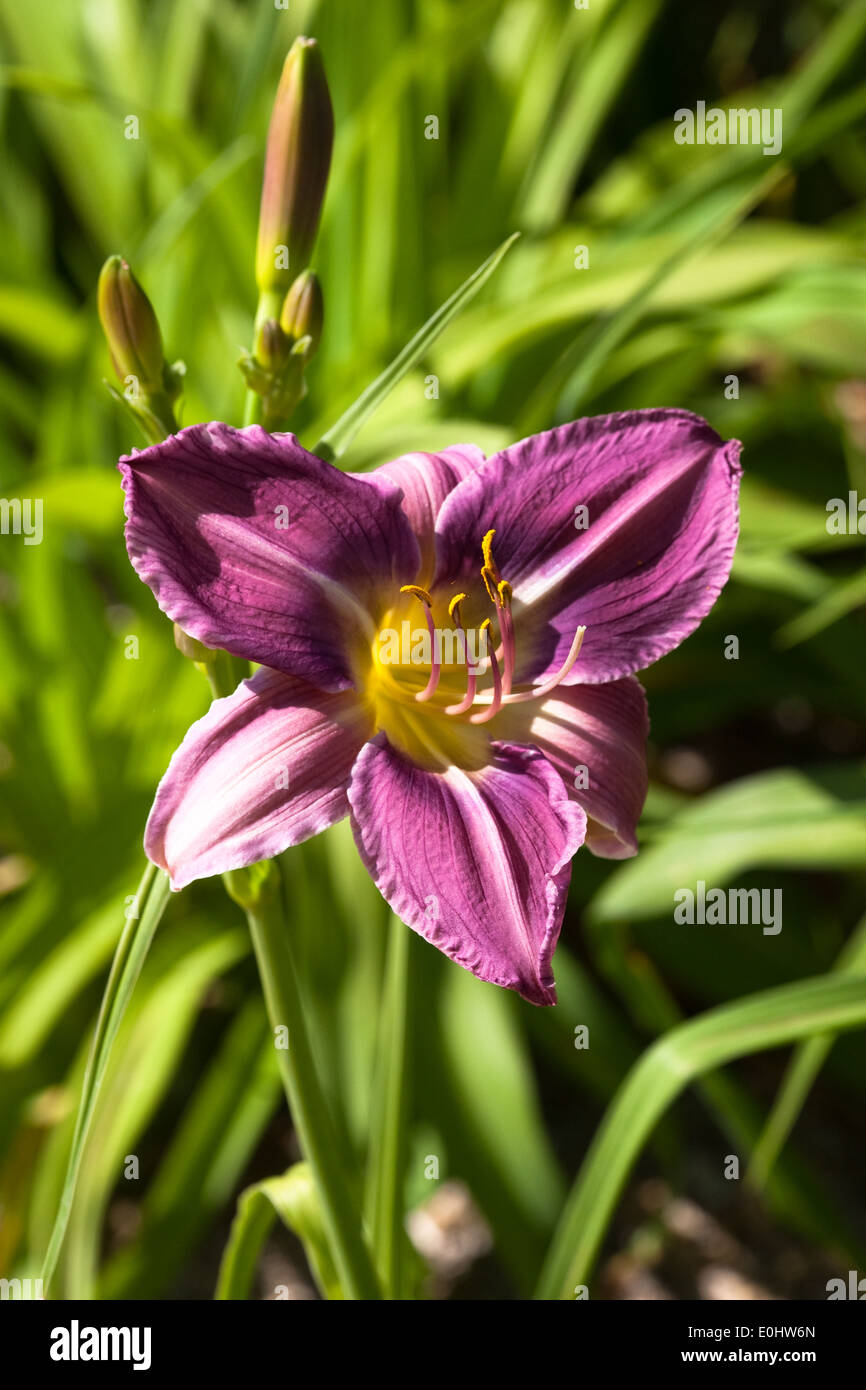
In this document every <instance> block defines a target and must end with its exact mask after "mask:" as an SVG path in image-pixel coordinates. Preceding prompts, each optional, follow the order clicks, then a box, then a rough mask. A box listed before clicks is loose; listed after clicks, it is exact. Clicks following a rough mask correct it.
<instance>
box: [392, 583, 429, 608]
mask: <svg viewBox="0 0 866 1390" xmlns="http://www.w3.org/2000/svg"><path fill="white" fill-rule="evenodd" d="M400 593H401V594H414V595H415V598H419V599H420V600H421V602H422V603H426V605H427V607H428V608H432V607H433V600H432V598H431V597H430V595H429V594H428V592H427V590H426V589H422V588H421V586H420V584H401V586H400Z"/></svg>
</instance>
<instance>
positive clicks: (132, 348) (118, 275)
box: [96, 256, 165, 394]
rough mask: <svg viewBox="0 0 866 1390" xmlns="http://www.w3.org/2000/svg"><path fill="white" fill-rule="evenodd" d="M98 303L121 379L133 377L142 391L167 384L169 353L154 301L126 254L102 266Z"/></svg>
mask: <svg viewBox="0 0 866 1390" xmlns="http://www.w3.org/2000/svg"><path fill="white" fill-rule="evenodd" d="M96 303H97V308H98V310H99V318H100V322H101V323H102V328H103V331H104V333H105V336H106V339H107V340H108V348H109V351H110V353H111V360H112V362H113V363H114V370H115V371H116V372H117V375H118V376H119V377H120V379H121V381H124V382H127V381H129V379H130V378H133V379H134V381H135V382H136V385H137V389H138V390H139V391H140V392H141V393H142V394H151V393H153V392H155V391H161V390H162V389H163V386H164V377H163V373H164V370H165V354H164V353H163V349H162V334H161V333H160V331H159V323H158V322H157V317H156V314H155V313H154V311H153V305H152V304H151V302H150V300H149V299H148V297H147V295H146V294H145V292H144V290H143V289H142V288H141V285H140V284H139V283H138V281H137V280H136V278H135V276H134V275H133V273H132V271H131V270H130V268H129V266H128V265H127V263H126V261H125V260H124V259H123V257H122V256H109V258H108V260H107V261H106V262H105V265H104V266H103V267H102V270H101V272H100V276H99V285H98V288H97V292H96Z"/></svg>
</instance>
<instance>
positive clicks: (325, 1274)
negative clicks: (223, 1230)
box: [214, 1163, 343, 1301]
mask: <svg viewBox="0 0 866 1390" xmlns="http://www.w3.org/2000/svg"><path fill="white" fill-rule="evenodd" d="M275 1216H279V1218H280V1220H281V1221H282V1222H283V1225H284V1226H286V1228H287V1229H288V1230H290V1231H293V1232H294V1233H295V1235H296V1236H298V1238H299V1240H300V1241H301V1242H302V1244H303V1246H304V1250H305V1252H306V1256H307V1259H308V1261H309V1264H310V1269H311V1270H312V1272H313V1275H314V1277H315V1280H316V1283H317V1284H318V1286H319V1288H320V1290H321V1291H322V1293H323V1294H324V1295H325V1297H326V1298H328V1299H330V1300H339V1299H341V1298H342V1297H343V1294H342V1291H341V1289H340V1281H339V1279H338V1277H337V1271H336V1269H335V1268H334V1262H333V1260H332V1259H331V1254H330V1251H329V1249H328V1242H327V1240H326V1238H325V1230H324V1225H323V1222H322V1213H321V1210H320V1208H319V1203H318V1197H317V1190H316V1184H315V1181H314V1179H313V1175H312V1171H311V1169H310V1165H309V1164H308V1163H296V1164H295V1165H294V1167H292V1168H290V1169H289V1170H288V1172H286V1173H283V1174H282V1176H281V1177H278V1178H265V1180H264V1182H259V1183H256V1184H255V1186H254V1187H248V1188H247V1189H246V1191H245V1192H242V1193H241V1196H240V1199H239V1201H238V1210H237V1215H236V1216H235V1219H234V1221H233V1222H232V1229H231V1233H230V1235H229V1239H228V1243H227V1245H226V1248H225V1251H224V1253H223V1258H222V1263H221V1264H220V1271H219V1276H218V1279H217V1286H216V1292H215V1293H214V1298H215V1299H217V1300H220V1301H237V1300H239V1299H245V1298H247V1297H248V1296H249V1291H250V1287H251V1285H252V1282H253V1275H254V1274H255V1267H256V1261H257V1260H258V1257H259V1252H260V1251H261V1248H262V1246H263V1244H264V1242H265V1239H266V1238H267V1235H268V1232H269V1231H270V1229H271V1226H272V1225H273V1223H274V1217H275Z"/></svg>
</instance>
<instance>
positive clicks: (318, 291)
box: [280, 270, 325, 358]
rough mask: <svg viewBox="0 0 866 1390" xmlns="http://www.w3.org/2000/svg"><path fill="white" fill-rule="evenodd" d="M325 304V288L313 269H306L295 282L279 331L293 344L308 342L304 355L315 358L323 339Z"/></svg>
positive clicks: (282, 315) (286, 303)
mask: <svg viewBox="0 0 866 1390" xmlns="http://www.w3.org/2000/svg"><path fill="white" fill-rule="evenodd" d="M324 318H325V305H324V301H323V299H322V286H321V283H320V281H319V277H318V275H317V274H316V272H315V271H314V270H304V271H302V272H301V274H300V275H299V276H298V278H297V279H296V280H295V281H294V282H293V284H292V288H291V289H290V290H289V292H288V294H287V295H286V298H285V302H284V303H283V308H282V312H281V314H280V328H281V329H282V330H283V332H284V333H285V334H286V336H287V337H288V338H290V339H291V340H292V342H295V343H296V342H298V341H299V339H301V338H307V339H309V342H308V343H307V345H306V353H305V356H306V357H307V358H310V357H312V355H313V353H314V352H315V351H316V348H317V347H318V346H319V342H320V340H321V337H322V324H323V322H324Z"/></svg>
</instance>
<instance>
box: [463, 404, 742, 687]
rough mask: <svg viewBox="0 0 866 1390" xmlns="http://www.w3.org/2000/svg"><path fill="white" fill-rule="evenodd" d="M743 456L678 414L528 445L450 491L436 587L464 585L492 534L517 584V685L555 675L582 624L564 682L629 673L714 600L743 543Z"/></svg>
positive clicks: (661, 413)
mask: <svg viewBox="0 0 866 1390" xmlns="http://www.w3.org/2000/svg"><path fill="white" fill-rule="evenodd" d="M738 458H739V445H738V444H737V443H736V441H732V442H730V443H727V444H725V443H723V441H722V440H721V439H720V438H719V436H718V435H717V434H716V433H715V431H714V430H712V429H711V428H710V426H709V425H708V424H707V423H706V421H705V420H702V419H700V417H699V416H697V415H692V414H690V413H689V412H687V411H683V410H637V411H630V412H626V413H624V414H621V415H606V416H597V417H595V418H593V419H588V420H578V421H576V422H575V423H573V424H569V425H562V426H560V427H559V428H558V429H554V430H550V431H548V432H547V433H546V434H538V435H534V436H533V437H532V438H530V439H524V440H522V441H521V442H520V443H519V444H515V445H513V446H512V447H511V448H508V449H505V450H503V452H502V453H499V454H496V455H494V456H493V457H492V458H490V459H488V460H487V462H486V463H485V464H484V465H483V466H482V467H481V468H480V469H478V470H477V471H476V472H474V473H472V474H471V475H470V476H469V477H467V478H465V479H464V480H463V482H461V483H460V484H459V485H458V486H457V487H456V488H455V489H454V490H453V492H451V493H450V494H449V496H448V497H447V498H446V499H445V502H444V503H443V505H442V509H441V511H440V513H439V517H438V520H437V523H436V546H437V557H438V559H437V582H442V583H448V582H453V583H462V582H463V581H464V580H465V578H466V577H467V575H468V574H469V573H471V571H472V568H473V567H474V566H475V565H476V564H477V561H476V559H475V557H476V555H477V552H478V545H479V542H480V538H481V536H482V535H484V533H485V532H486V531H488V530H489V529H491V528H495V531H496V540H495V555H496V561H497V563H498V566H499V569H500V570H501V572H502V574H503V576H504V577H505V578H506V579H507V580H508V581H509V583H510V584H511V586H512V589H513V591H514V623H515V631H516V636H517V670H516V679H517V680H519V681H523V682H525V681H531V682H533V683H537V682H540V681H542V680H544V679H545V678H546V677H548V676H552V675H553V674H554V673H555V672H556V671H557V670H558V669H559V668H560V666H561V665H562V663H563V662H564V660H565V658H566V656H567V655H568V651H569V648H570V646H571V642H572V639H573V638H574V634H575V630H576V629H577V627H578V626H579V625H580V624H583V625H585V626H586V629H587V631H586V637H585V640H584V643H583V648H582V651H581V654H580V660H579V661H578V663H577V665H576V666H575V667H574V669H573V670H572V671H571V673H570V674H569V676H568V677H566V683H567V684H573V683H576V682H583V681H609V680H616V679H618V678H619V677H621V676H626V675H629V674H631V673H632V672H634V671H638V670H641V669H642V668H643V667H645V666H649V665H650V663H651V662H653V661H656V660H658V658H659V657H660V656H663V655H664V654H665V653H666V652H668V651H671V650H672V649H673V648H674V647H676V646H678V645H679V643H680V642H682V641H683V640H684V638H686V637H687V636H688V635H689V633H691V632H692V631H693V630H694V629H695V628H696V627H697V625H698V623H699V622H700V620H701V619H702V618H703V617H705V616H706V614H707V613H708V612H709V611H710V609H711V608H712V606H713V604H714V603H715V600H716V598H717V597H718V595H719V592H720V591H721V589H722V586H723V585H724V583H725V581H726V579H727V577H728V574H729V572H730V568H731V561H732V559H733V554H734V547H735V545H736V539H737V525H738V520H737V492H738V487H739V477H740V467H739V462H738ZM578 508H585V509H586V511H585V513H584V512H579V511H578V510H577V509H578ZM584 522H587V523H588V524H586V525H585V526H584Z"/></svg>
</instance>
